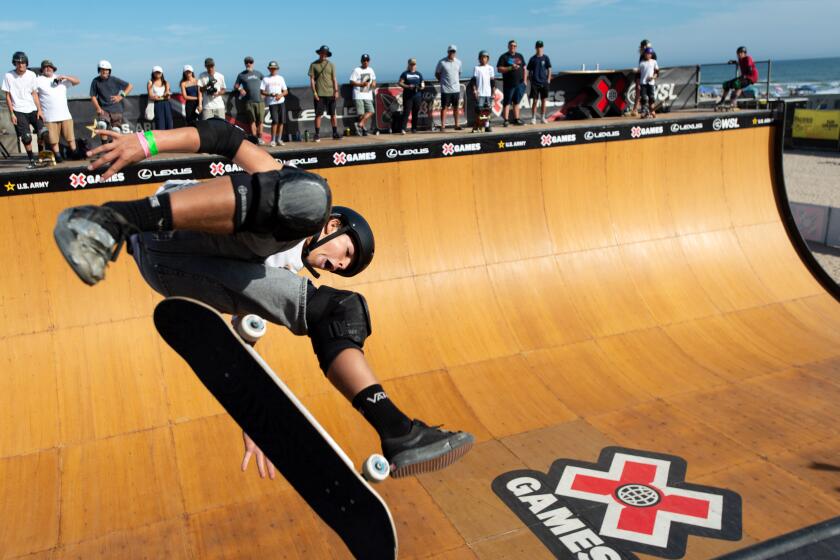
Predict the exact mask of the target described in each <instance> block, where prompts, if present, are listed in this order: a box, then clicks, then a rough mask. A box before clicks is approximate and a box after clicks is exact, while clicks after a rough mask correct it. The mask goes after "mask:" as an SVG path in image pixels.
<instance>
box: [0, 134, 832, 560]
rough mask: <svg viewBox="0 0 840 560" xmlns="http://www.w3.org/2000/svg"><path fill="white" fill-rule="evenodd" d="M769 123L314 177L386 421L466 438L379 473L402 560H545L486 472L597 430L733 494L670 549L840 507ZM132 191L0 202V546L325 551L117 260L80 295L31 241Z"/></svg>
mask: <svg viewBox="0 0 840 560" xmlns="http://www.w3.org/2000/svg"><path fill="white" fill-rule="evenodd" d="M777 134H778V131H777V129H776V127H758V128H749V129H742V130H734V131H727V132H709V133H701V134H692V135H687V136H676V137H663V138H651V139H644V140H639V141H621V142H611V143H600V144H598V143H596V144H587V145H577V146H568V147H556V148H548V149H542V150H537V149H534V150H523V151H519V152H511V153H502V154H493V155H475V156H463V157H456V158H438V159H432V160H422V161H408V162H400V163H387V164H376V165H365V166H358V167H348V168H346V169H330V170H326V171H324V172H323V173H324V175H326V176H327V177H328V178H329V179H330V183H331V185H332V186H333V189H334V191H335V201H336V203H341V204H347V205H351V206H353V207H355V208H357V209H359V210H360V211H362V212H363V213H364V214H365V215H366V216H367V217H368V218H369V219H370V221H371V223H372V225H373V227H374V230H375V231H376V235H377V246H378V251H377V256H376V259H375V261H374V264H373V265H372V266H371V268H370V269H369V270H368V271H367V272H366V273H365V274H364V275H362V276H360V277H359V278H358V279H356V280H358V281H360V282H361V283H355V284H352V285H354V286H355V288H356V289H358V290H359V291H361V292H362V293H364V294H365V296H366V297H367V298H368V300H369V303H370V308H371V310H372V315H373V330H374V334H373V336H372V337H371V339H370V340H369V345H368V347H367V348H366V350H367V356H368V358H369V359H370V361H371V362H372V364H373V366H374V368H375V370H376V371H377V372H378V374H379V375H380V376H381V378H382V379H383V380H384V385H385V386H386V388H387V389H388V390H389V391H390V393H391V395H392V397H393V398H394V399H395V400H396V401H397V402H398V404H399V405H400V406H401V407H402V408H403V409H404V410H405V411H406V412H408V413H409V414H412V415H414V416H417V417H421V418H423V419H425V420H427V421H429V422H433V423H444V424H445V425H446V426H447V427H450V428H458V429H465V430H469V431H471V432H473V433H474V434H475V435H476V437H477V440H478V445H477V446H476V448H475V449H474V450H473V452H472V453H471V454H470V455H468V456H467V457H466V458H465V459H464V460H463V461H462V462H461V463H459V464H457V465H455V466H453V467H452V468H449V469H447V470H445V471H442V472H440V473H435V474H432V475H425V476H422V477H419V478H412V479H407V480H400V481H388V482H387V483H385V484H384V485H382V486H380V487H379V488H380V489H381V492H382V494H383V496H384V497H385V499H386V500H387V502H388V503H389V505H390V506H391V508H392V510H393V512H394V517H395V519H396V521H397V524H398V527H399V536H400V550H401V553H402V557H404V558H427V557H429V558H436V559H447V560H453V559H472V558H481V559H501V558H515V559H540V558H552V557H553V556H552V552H550V551H549V548H548V547H547V546H546V544H544V543H543V542H541V541H540V540H539V539H538V538H537V536H536V534H537V533H535V532H534V531H533V530H532V528H530V527H529V526H528V525H534V526H537V525H540V524H541V523H542V521H541V520H540V519H539V518H537V517H534V518H533V522H532V523H526V522H525V521H523V518H520V517H518V516H517V514H516V513H515V512H514V511H513V510H511V509H510V508H509V507H508V505H507V504H506V503H505V502H504V501H502V499H501V498H500V497H499V496H498V495H497V494H495V493H494V492H493V489H492V488H491V484H492V483H493V481H494V479H496V478H497V477H499V476H501V475H504V474H505V473H509V472H511V471H523V470H528V471H533V472H541V473H548V471H549V467H550V466H551V465H552V463H554V462H555V461H556V460H558V459H564V460H567V461H578V462H582V463H595V462H596V461H598V459H599V455H600V454H601V452H602V450H603V449H608V451H609V449H610V448H613V447H620V448H627V449H630V450H639V451H646V452H651V453H653V454H661V455H662V456H673V457H679V458H682V459H684V460H685V462H686V463H687V470H686V472H685V473H684V475H685V480H686V481H688V482H689V483H691V484H696V485H702V486H706V487H711V488H720V489H725V490H728V491H731V492H732V493H735V494H737V495H738V496H740V501H741V505H740V506H739V507H741V508H742V510H741V511H742V515H741V517H742V525H743V531H742V538H741V540H739V541H732V540H721V539H714V538H708V535H707V536H703V535H692V536H689V537H688V541H687V548H686V550H685V557H687V558H709V557H712V556H715V555H717V554H720V553H723V552H726V551H730V550H734V549H737V548H741V547H743V546H746V545H748V544H750V543H754V542H757V541H760V540H764V539H767V538H770V537H773V536H775V535H779V534H781V533H785V532H788V531H791V530H794V529H797V528H799V527H802V526H804V525H809V524H812V523H816V522H818V521H822V520H824V519H826V518H828V517H831V516H834V515H837V513H838V512H840V493H838V490H837V488H838V486H840V475H838V464H840V457H838V446H840V428H838V424H837V418H838V413H840V378H838V375H840V305H838V303H837V301H835V299H834V298H833V297H832V296H831V295H830V294H829V293H828V292H826V291H825V290H824V289H823V288H822V287H821V286H820V284H819V283H818V282H817V281H816V280H815V279H814V276H812V274H811V273H810V272H809V270H808V268H807V267H806V266H805V265H803V262H802V261H801V260H800V258H799V256H798V255H797V252H796V251H795V249H794V245H793V244H792V242H791V241H790V240H789V238H788V235H787V233H786V230H785V227H784V223H783V220H782V218H781V217H780V213H779V211H778V210H777V207H776V199H775V197H774V188H783V185H782V180H781V177H780V176H779V175H778V171H777V169H778V166H776V165H775V162H776V157H777V155H778V154H777V153H776V150H777V144H778V143H777V142H776V135H777ZM152 189H153V187H150V186H146V187H142V188H140V187H129V188H110V189H100V190H94V191H89V192H72V193H67V194H55V195H50V196H19V197H14V198H7V199H4V200H2V201H0V220H2V222H3V224H4V227H3V234H2V235H0V262H2V263H3V266H4V271H3V274H2V276H0V278H2V280H0V286H1V287H2V292H0V298H2V299H0V302H2V306H0V312H1V313H2V318H3V321H2V322H0V360H2V372H3V373H2V375H0V557H2V558H17V557H26V558H37V559H42V558H43V559H46V558H86V559H87V558H173V559H177V558H259V557H265V558H281V557H282V558H301V559H303V558H307V559H312V558H318V559H320V558H343V557H345V554H346V553H345V552H344V549H343V548H342V546H341V543H340V541H339V540H338V539H337V538H336V537H335V536H334V535H332V534H331V533H330V532H329V531H328V530H327V529H325V527H324V526H323V525H322V524H321V523H320V522H319V521H318V520H317V519H316V518H315V517H314V516H313V514H312V513H311V512H310V511H309V510H308V509H307V508H306V507H305V504H303V502H302V501H301V500H300V499H299V498H298V497H297V496H296V495H295V494H294V493H293V492H292V491H291V490H290V488H289V487H288V486H287V485H286V484H285V482H283V481H282V480H278V481H274V482H268V481H262V480H260V479H259V478H258V477H257V476H256V474H255V472H254V471H251V472H248V473H246V474H242V473H241V472H240V471H239V463H240V459H241V448H242V443H241V437H240V433H239V431H238V430H237V428H236V426H235V425H234V424H233V423H232V421H231V420H230V419H229V418H228V417H227V416H226V415H224V414H223V413H222V409H221V408H220V407H219V406H218V405H217V404H216V403H215V402H214V401H213V400H212V399H211V398H210V397H209V395H208V394H207V393H206V392H205V391H204V389H203V388H202V387H201V386H200V384H199V382H198V381H197V380H196V379H195V378H194V376H193V375H192V373H191V372H190V371H188V370H187V369H186V366H185V365H184V364H183V363H182V362H181V361H180V360H179V358H178V357H177V356H176V355H175V354H174V353H173V352H172V351H170V350H169V349H168V347H167V346H166V345H165V343H163V342H162V341H160V340H159V339H158V337H157V336H156V335H155V333H154V329H153V327H152V323H151V318H150V316H151V312H152V309H153V306H154V303H155V301H156V300H157V299H158V296H157V295H156V294H154V293H152V292H151V291H150V290H149V289H148V288H147V287H146V286H145V284H144V283H143V281H142V279H141V278H140V275H139V274H138V273H137V271H136V270H135V267H134V265H133V263H132V262H131V261H130V259H129V258H127V255H122V257H121V259H120V261H119V262H117V263H115V264H114V265H113V266H112V267H111V268H110V269H109V273H108V278H107V280H106V281H105V282H103V283H102V284H101V285H99V286H96V287H95V288H88V287H86V286H84V285H83V284H82V283H81V282H79V281H78V279H76V278H75V276H73V274H72V272H70V270H69V269H68V267H67V266H66V265H65V263H64V262H63V260H62V258H61V257H60V255H59V254H58V252H57V250H56V249H55V247H54V245H53V241H52V235H51V231H52V226H53V223H54V220H55V217H56V215H57V214H58V212H59V211H60V209H62V208H63V207H65V206H70V205H78V204H83V203H94V204H95V203H101V202H104V201H106V200H111V199H115V198H136V197H138V196H140V195H143V194H146V193H148V192H150V191H151V190H152ZM331 280H332V279H331ZM338 284H346V283H336V285H338ZM347 285H350V284H347ZM258 349H259V351H260V352H261V353H262V354H263V356H265V358H266V359H267V361H268V362H269V363H270V364H272V365H273V366H274V367H275V369H276V370H277V371H278V372H279V373H280V375H281V376H283V377H284V378H285V379H286V381H287V382H288V384H289V385H290V386H291V388H292V389H293V390H294V391H296V393H297V394H298V395H299V396H300V397H301V399H302V400H303V401H304V402H305V403H306V404H307V405H308V406H309V407H310V408H311V410H312V411H313V413H314V414H315V415H316V416H317V417H318V418H319V419H321V421H322V422H323V424H324V425H325V427H327V429H329V430H330V431H331V432H332V433H333V434H334V436H335V437H336V439H337V440H338V441H339V443H340V444H342V445H343V446H344V447H345V449H347V450H348V452H349V454H350V455H351V457H353V458H354V460H356V461H359V460H360V459H361V458H362V457H364V456H366V455H367V454H368V453H369V452H371V451H372V450H375V449H376V444H377V439H376V437H375V434H374V433H373V431H372V430H371V429H369V428H368V427H367V425H366V424H365V422H364V421H363V420H362V419H361V418H360V417H359V415H358V414H357V413H356V412H355V411H354V410H352V408H351V407H350V405H349V404H347V403H346V402H345V401H343V399H342V398H341V397H340V395H339V394H338V393H337V392H336V391H334V390H333V389H332V388H331V387H330V386H329V385H328V384H327V383H326V382H325V381H324V379H323V376H322V375H321V373H320V371H319V370H318V368H317V364H316V361H315V359H314V357H313V356H312V354H311V350H310V346H309V342H308V340H307V339H305V338H296V337H293V336H291V335H290V334H289V333H287V332H284V331H283V330H282V329H280V328H274V329H272V330H271V331H270V332H269V335H268V336H267V339H266V340H265V341H263V342H261V343H260V346H259V347H258ZM613 451H615V450H613ZM582 463H581V464H582ZM672 466H673V464H672ZM252 468H253V467H252ZM674 470H675V471H676V470H678V469H676V467H674ZM677 482H679V481H677ZM553 490H554V489H553V488H549V489H545V490H544V491H545V492H548V493H550V492H552V491H553ZM511 496H513V494H510V496H508V498H510V497H511ZM732 496H733V495H729V498H732ZM660 497H661V496H660ZM515 498H516V497H515V496H514V500H513V501H517V500H516V499H515ZM735 498H737V496H735ZM583 503H584V502H583V501H578V502H574V503H572V504H571V505H572V506H574V507H572V508H571V510H574V512H573V513H575V515H578V514H580V513H581V511H582V510H581V504H583ZM727 504H728V505H727V507H729V506H732V505H733V504H735V505H738V504H737V503H736V502H734V501H730V502H727ZM525 506H526V508H527V506H528V504H527V503H526V504H525ZM535 507H536V506H535ZM552 507H555V506H552ZM575 508H577V509H575ZM536 509H537V510H539V508H538V507H537V508H536ZM590 509H591V507H590ZM640 509H641V508H640ZM729 509H730V510H731V509H732V508H729ZM730 510H727V511H726V512H724V514H725V515H724V518H725V521H726V523H728V524H729V525H730V526H734V525H733V524H735V525H737V516H736V515H735V514H734V513H733V511H730ZM546 511H547V510H546ZM735 513H737V512H735ZM730 528H731V527H730ZM736 528H737V527H736ZM596 529H597V527H596ZM672 529H673V527H672ZM537 530H539V527H537ZM674 531H676V529H674ZM558 533H561V531H559V530H558ZM729 536H730V537H732V535H731V534H730V535H729ZM556 540H558V541H559V537H558V538H557V539H556ZM609 543H611V544H614V545H615V544H616V543H618V545H620V544H621V541H620V540H615V539H613V540H609V541H608V544H609ZM626 550H637V551H638V550H639V549H638V548H635V549H634V548H632V547H628V548H626ZM30 555H31V556H30ZM639 555H640V556H642V557H644V556H645V554H642V553H640V554H639Z"/></svg>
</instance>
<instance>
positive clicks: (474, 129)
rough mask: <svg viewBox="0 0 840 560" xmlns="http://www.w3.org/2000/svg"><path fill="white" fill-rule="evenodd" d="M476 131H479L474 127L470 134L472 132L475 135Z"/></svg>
mask: <svg viewBox="0 0 840 560" xmlns="http://www.w3.org/2000/svg"><path fill="white" fill-rule="evenodd" d="M478 131H479V130H478V127H477V126H474V127H473V129H472V130H471V131H470V132H472V133H473V134H475V133H476V132H478Z"/></svg>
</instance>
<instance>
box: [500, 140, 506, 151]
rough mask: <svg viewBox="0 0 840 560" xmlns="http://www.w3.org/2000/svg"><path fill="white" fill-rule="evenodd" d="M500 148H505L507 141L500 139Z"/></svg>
mask: <svg viewBox="0 0 840 560" xmlns="http://www.w3.org/2000/svg"><path fill="white" fill-rule="evenodd" d="M499 149H500V150H504V149H505V141H504V140H499Z"/></svg>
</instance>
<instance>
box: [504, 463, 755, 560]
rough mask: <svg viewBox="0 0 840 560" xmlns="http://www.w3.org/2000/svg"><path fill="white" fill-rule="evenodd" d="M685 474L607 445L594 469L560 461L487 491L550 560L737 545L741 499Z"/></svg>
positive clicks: (677, 553) (681, 467)
mask: <svg viewBox="0 0 840 560" xmlns="http://www.w3.org/2000/svg"><path fill="white" fill-rule="evenodd" d="M685 473H686V462H685V461H684V460H683V459H681V458H679V457H675V456H672V455H662V454H659V453H650V452H647V451H637V450H632V449H623V448H619V447H607V448H605V449H604V450H603V451H601V456H600V458H599V460H598V463H596V464H592V463H585V462H582V461H575V460H571V459H559V460H557V461H555V462H554V464H553V465H552V466H551V469H550V470H549V472H548V474H547V475H546V474H544V473H541V472H538V471H528V470H521V471H513V472H509V473H505V474H503V475H501V476H499V477H497V478H496V479H495V480H494V481H493V491H494V492H495V493H496V495H498V496H499V498H501V499H502V501H504V502H505V503H506V504H507V505H508V507H510V508H511V509H512V510H513V511H514V512H515V513H516V514H517V515H518V516H519V518H520V519H521V520H522V521H523V522H524V523H525V524H526V526H528V527H530V528H531V530H532V531H533V532H534V533H535V534H536V536H537V537H538V538H539V539H540V540H541V541H542V542H543V544H545V546H546V547H547V548H548V549H549V550H551V551H552V552H553V553H554V554H555V556H556V557H557V558H568V559H575V560H588V559H594V558H604V559H611V560H613V559H615V560H617V559H619V558H634V557H635V556H634V555H633V554H632V552H641V553H645V554H651V555H654V556H660V557H663V558H682V557H683V556H684V555H685V549H686V543H687V541H688V536H689V535H697V536H703V537H711V538H717V539H726V540H738V539H740V538H741V498H740V496H738V495H737V494H735V493H734V492H731V491H729V490H724V489H720V488H713V487H709V486H699V485H696V484H689V483H687V482H685Z"/></svg>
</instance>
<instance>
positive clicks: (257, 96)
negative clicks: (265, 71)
mask: <svg viewBox="0 0 840 560" xmlns="http://www.w3.org/2000/svg"><path fill="white" fill-rule="evenodd" d="M244 62H245V70H243V71H242V72H240V73H239V75H238V76H236V82H235V83H234V84H233V89H235V90H237V91H238V92H239V102H240V105H239V106H240V107H241V108H242V110H243V111H244V113H245V114H244V120H245V122H247V123H248V126H250V128H251V136H255V137H256V138H257V142H259V143H260V144H264V143H265V142H263V139H262V128H263V116H264V114H265V104H264V103H263V98H262V91H261V90H260V88H261V86H262V79H263V75H262V72H260V71H258V70H254V58H253V57H251V56H246V57H245V61H244Z"/></svg>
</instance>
